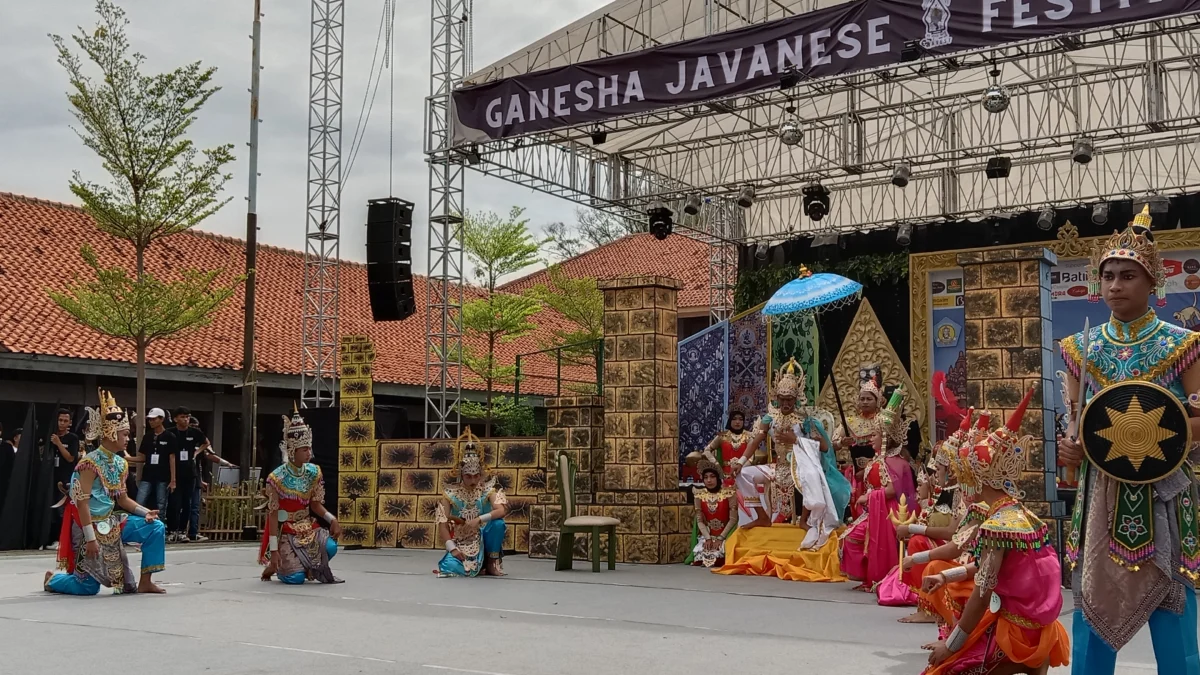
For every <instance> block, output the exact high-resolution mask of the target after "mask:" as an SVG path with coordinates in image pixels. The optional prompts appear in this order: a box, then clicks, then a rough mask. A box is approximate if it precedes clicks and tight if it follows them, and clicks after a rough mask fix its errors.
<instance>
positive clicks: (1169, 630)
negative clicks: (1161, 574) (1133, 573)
mask: <svg viewBox="0 0 1200 675" xmlns="http://www.w3.org/2000/svg"><path fill="white" fill-rule="evenodd" d="M1186 594H1187V604H1186V605H1185V608H1184V611H1183V614H1182V615H1176V614H1172V613H1171V612H1168V611H1166V610H1162V609H1159V610H1156V611H1155V612H1154V613H1153V614H1151V615H1150V639H1151V640H1152V641H1153V642H1154V660H1155V661H1157V662H1158V673H1159V675H1200V648H1198V647H1197V638H1196V593H1195V591H1193V590H1192V589H1191V588H1187V589H1186ZM1071 642H1072V645H1071V647H1072V649H1071V672H1072V673H1076V674H1078V675H1112V673H1113V671H1114V670H1115V669H1116V667H1117V653H1116V652H1115V651H1113V649H1112V647H1110V646H1108V643H1106V642H1105V641H1104V640H1101V639H1100V637H1099V636H1098V635H1096V633H1095V632H1094V631H1093V630H1092V627H1091V626H1089V625H1088V623H1087V620H1086V619H1084V618H1083V610H1080V609H1076V610H1075V614H1074V617H1073V619H1072V622H1071Z"/></svg>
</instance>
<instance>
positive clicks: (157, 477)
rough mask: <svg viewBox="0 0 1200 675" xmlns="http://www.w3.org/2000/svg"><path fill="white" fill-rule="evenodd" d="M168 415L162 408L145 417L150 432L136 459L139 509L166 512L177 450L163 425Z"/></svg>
mask: <svg viewBox="0 0 1200 675" xmlns="http://www.w3.org/2000/svg"><path fill="white" fill-rule="evenodd" d="M166 417H167V414H166V413H165V412H163V409H162V408H152V409H151V410H150V412H149V413H147V414H146V422H147V423H148V424H149V426H150V428H149V429H148V430H147V432H146V435H145V436H142V446H141V447H140V448H138V455H139V456H140V457H141V458H142V482H141V483H139V484H138V490H137V502H138V503H139V504H141V505H142V506H144V507H146V508H148V509H151V510H158V511H160V512H162V513H166V512H167V497H168V496H169V495H170V493H171V490H173V489H174V488H175V480H176V478H175V472H176V469H175V460H176V457H177V456H178V454H179V448H178V445H177V443H176V441H175V434H174V433H173V432H172V431H171V430H170V429H168V428H166V427H165V426H163V421H164V420H165V419H166Z"/></svg>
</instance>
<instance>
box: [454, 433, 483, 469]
mask: <svg viewBox="0 0 1200 675" xmlns="http://www.w3.org/2000/svg"><path fill="white" fill-rule="evenodd" d="M458 448H459V450H458V477H459V478H462V477H463V476H478V475H479V474H481V473H483V459H482V458H481V457H480V456H479V438H478V437H476V436H475V434H473V433H471V427H467V429H466V431H464V432H463V433H462V435H461V436H459V437H458Z"/></svg>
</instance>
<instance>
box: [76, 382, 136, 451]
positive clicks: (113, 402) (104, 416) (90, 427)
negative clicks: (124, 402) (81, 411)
mask: <svg viewBox="0 0 1200 675" xmlns="http://www.w3.org/2000/svg"><path fill="white" fill-rule="evenodd" d="M99 391H100V405H99V406H97V407H95V408H85V410H86V411H87V416H88V422H87V427H86V429H85V431H84V436H86V437H87V440H89V441H96V440H101V439H103V440H107V441H115V440H117V432H120V431H129V418H128V417H127V416H126V415H125V411H124V410H122V409H121V406H119V405H117V399H116V397H114V396H113V395H112V392H108V391H105V390H103V389H101V390H99Z"/></svg>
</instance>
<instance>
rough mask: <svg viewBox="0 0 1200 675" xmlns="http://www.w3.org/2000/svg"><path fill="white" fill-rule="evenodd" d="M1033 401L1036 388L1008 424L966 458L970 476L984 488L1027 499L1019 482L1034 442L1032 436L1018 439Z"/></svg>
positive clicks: (1030, 391) (990, 435) (979, 443)
mask: <svg viewBox="0 0 1200 675" xmlns="http://www.w3.org/2000/svg"><path fill="white" fill-rule="evenodd" d="M1032 398H1033V388H1032V387H1030V388H1029V391H1027V392H1026V393H1025V398H1023V399H1021V404H1020V405H1019V406H1017V409H1016V410H1014V411H1013V412H1012V414H1011V415H1009V416H1008V423H1007V424H1005V425H1004V426H1002V427H1000V428H999V429H996V430H995V431H993V432H992V433H990V434H988V436H987V438H985V439H983V440H980V441H977V442H976V443H975V446H974V447H973V448H971V451H970V453H969V455H968V457H967V463H968V464H969V465H970V469H971V473H972V474H974V475H975V476H976V477H977V478H978V480H979V484H980V485H981V486H986V487H990V488H994V489H996V490H1002V491H1004V492H1005V493H1007V494H1008V495H1009V496H1011V497H1015V498H1017V499H1021V498H1023V497H1024V496H1025V493H1023V492H1022V491H1021V489H1020V488H1019V487H1017V481H1018V480H1019V479H1020V478H1021V470H1022V469H1023V468H1025V458H1026V456H1027V455H1028V452H1027V450H1028V448H1029V444H1030V442H1031V441H1032V440H1033V437H1032V436H1024V437H1018V436H1017V431H1018V430H1019V429H1020V428H1021V420H1022V419H1023V418H1024V417H1025V409H1026V408H1028V407H1029V401H1030V399H1032Z"/></svg>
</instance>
